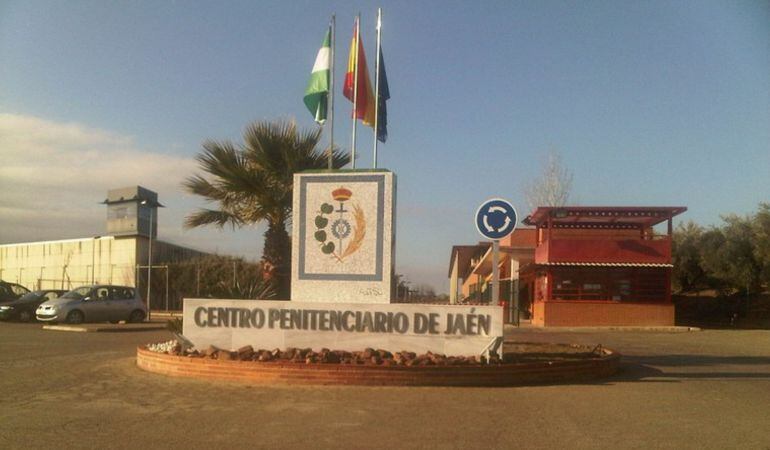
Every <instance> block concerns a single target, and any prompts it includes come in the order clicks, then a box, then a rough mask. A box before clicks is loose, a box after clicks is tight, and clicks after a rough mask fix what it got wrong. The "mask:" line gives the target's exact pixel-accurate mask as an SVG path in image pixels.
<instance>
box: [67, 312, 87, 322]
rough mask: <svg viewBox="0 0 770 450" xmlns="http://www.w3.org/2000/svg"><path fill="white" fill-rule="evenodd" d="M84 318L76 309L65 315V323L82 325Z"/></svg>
mask: <svg viewBox="0 0 770 450" xmlns="http://www.w3.org/2000/svg"><path fill="white" fill-rule="evenodd" d="M84 318H85V317H84V316H83V313H82V312H80V311H78V310H77V309H76V310H74V311H71V312H70V313H69V314H67V323H72V324H78V323H83V319H84Z"/></svg>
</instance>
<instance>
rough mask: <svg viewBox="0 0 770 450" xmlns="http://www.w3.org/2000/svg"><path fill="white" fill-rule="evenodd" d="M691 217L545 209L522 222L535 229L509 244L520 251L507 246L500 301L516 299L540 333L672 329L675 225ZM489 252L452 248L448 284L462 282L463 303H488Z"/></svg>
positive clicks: (649, 211) (670, 212) (673, 211)
mask: <svg viewBox="0 0 770 450" xmlns="http://www.w3.org/2000/svg"><path fill="white" fill-rule="evenodd" d="M686 210H687V208H685V207H587V206H574V207H573V206H566V207H559V208H556V207H540V208H538V209H537V210H535V211H534V212H533V213H532V214H531V215H530V216H528V217H527V218H526V219H524V221H523V223H524V224H525V225H529V226H531V227H534V229H532V228H530V229H522V230H517V231H516V232H515V233H514V234H513V235H512V236H511V238H510V240H511V241H512V242H511V243H510V244H513V241H516V242H517V244H518V245H516V246H513V245H510V244H509V245H507V246H506V245H505V244H506V242H505V241H503V242H501V250H502V252H503V254H504V257H503V258H501V260H502V261H501V262H500V265H501V274H502V276H501V279H502V280H504V282H505V281H507V282H508V283H509V284H508V285H507V286H508V288H509V289H508V290H509V291H510V293H508V292H506V289H501V290H500V291H501V297H502V298H501V299H500V300H511V301H513V299H514V298H515V297H516V296H518V300H519V304H520V308H521V309H522V310H523V311H522V313H523V314H522V316H523V317H524V318H527V317H529V318H531V320H532V323H533V324H534V325H542V326H634V325H638V326H669V325H673V324H674V306H673V304H672V303H671V268H672V267H673V266H672V264H671V232H672V228H673V223H672V222H673V220H672V219H673V217H674V216H676V215H678V214H681V213H682V212H684V211H686ZM529 239H532V242H529ZM486 246H488V244H486V243H480V244H479V245H477V246H456V247H454V248H453V254H452V259H451V261H450V278H452V274H453V273H454V274H455V275H456V277H457V276H462V278H463V280H464V283H463V285H462V286H463V288H462V290H461V293H460V296H461V297H462V298H461V299H460V301H462V299H467V300H470V301H474V300H482V299H486V300H487V301H488V300H489V299H488V297H489V295H488V293H487V295H486V296H484V295H482V292H487V291H488V290H486V289H485V286H486V285H487V284H488V282H489V275H488V273H491V259H490V253H491V252H490V251H488V250H487V249H486V248H485V247H486ZM506 247H508V249H506ZM527 247H529V250H528V249H527ZM463 255H465V260H467V265H465V266H463V265H462V263H463V262H464V259H463ZM468 255H471V256H470V257H468ZM506 255H507V256H506ZM455 264H456V265H457V266H458V267H455V266H454V265H455ZM487 266H488V269H487ZM454 269H456V270H454ZM462 274H465V276H463V275H462ZM474 277H475V278H474ZM450 285H451V283H450ZM504 286H506V285H504ZM474 287H476V288H475V289H474ZM451 295H452V289H451V287H450V297H451Z"/></svg>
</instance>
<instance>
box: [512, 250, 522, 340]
mask: <svg viewBox="0 0 770 450" xmlns="http://www.w3.org/2000/svg"><path fill="white" fill-rule="evenodd" d="M511 289H512V290H513V293H512V294H513V295H512V296H511V303H512V304H513V307H512V308H511V311H512V312H513V317H512V318H511V319H512V320H511V322H513V323H515V324H516V326H518V325H519V319H520V317H521V313H520V311H519V260H517V259H514V257H513V256H511Z"/></svg>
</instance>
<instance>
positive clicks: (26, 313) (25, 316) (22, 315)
mask: <svg viewBox="0 0 770 450" xmlns="http://www.w3.org/2000/svg"><path fill="white" fill-rule="evenodd" d="M34 318H35V316H34V315H33V314H32V311H30V310H28V309H24V310H21V311H19V322H29V321H30V320H32V319H34Z"/></svg>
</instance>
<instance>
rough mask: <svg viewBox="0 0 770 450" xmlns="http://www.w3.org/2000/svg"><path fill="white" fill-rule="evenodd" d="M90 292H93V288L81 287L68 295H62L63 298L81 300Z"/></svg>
mask: <svg viewBox="0 0 770 450" xmlns="http://www.w3.org/2000/svg"><path fill="white" fill-rule="evenodd" d="M89 292H91V287H90V286H83V287H79V288H77V289H73V290H71V291H69V292H67V293H66V294H64V295H62V296H61V298H77V299H81V298H83V297H85V296H86V295H88V293H89Z"/></svg>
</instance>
